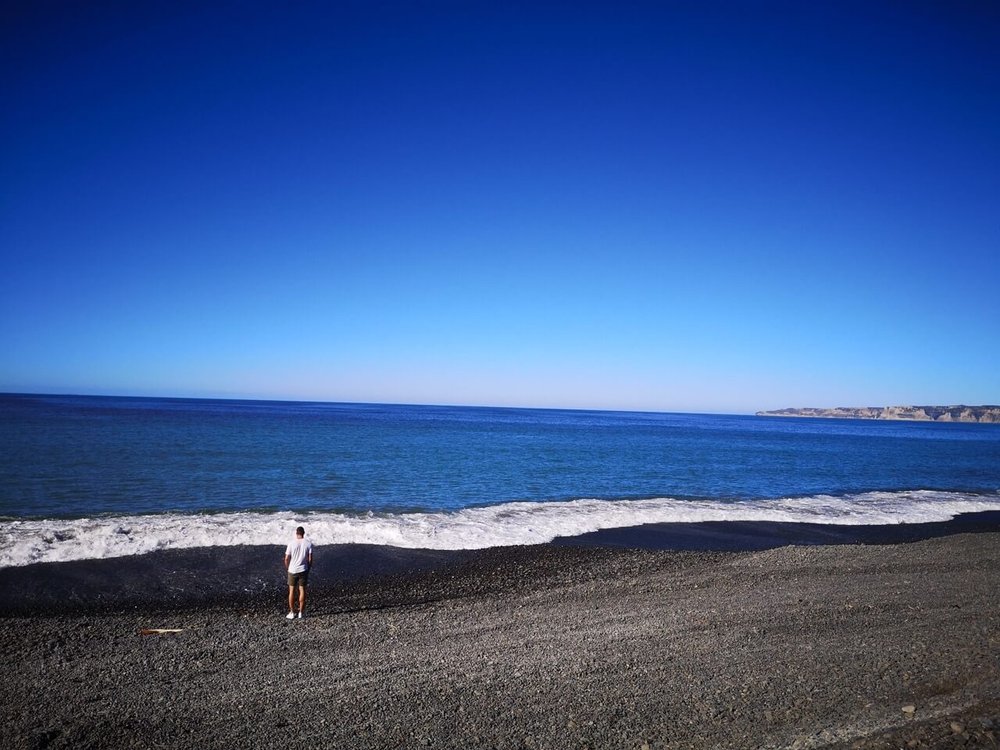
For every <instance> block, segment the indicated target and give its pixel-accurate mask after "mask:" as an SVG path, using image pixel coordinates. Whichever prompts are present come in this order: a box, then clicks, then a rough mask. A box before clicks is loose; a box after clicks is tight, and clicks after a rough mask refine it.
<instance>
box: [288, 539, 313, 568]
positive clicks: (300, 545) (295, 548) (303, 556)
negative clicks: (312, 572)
mask: <svg viewBox="0 0 1000 750" xmlns="http://www.w3.org/2000/svg"><path fill="white" fill-rule="evenodd" d="M312 548H313V543H312V542H310V541H309V540H308V539H299V538H297V537H296V539H295V541H294V542H292V543H291V544H289V545H288V547H286V548H285V557H290V558H291V559H290V560H289V561H288V572H289V573H305V572H306V571H307V570H309V554H310V553H311V552H312Z"/></svg>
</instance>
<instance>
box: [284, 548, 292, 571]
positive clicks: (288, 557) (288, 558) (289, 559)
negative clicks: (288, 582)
mask: <svg viewBox="0 0 1000 750" xmlns="http://www.w3.org/2000/svg"><path fill="white" fill-rule="evenodd" d="M291 560H292V556H291V555H289V554H288V553H287V552H286V553H285V570H288V563H289V562H291Z"/></svg>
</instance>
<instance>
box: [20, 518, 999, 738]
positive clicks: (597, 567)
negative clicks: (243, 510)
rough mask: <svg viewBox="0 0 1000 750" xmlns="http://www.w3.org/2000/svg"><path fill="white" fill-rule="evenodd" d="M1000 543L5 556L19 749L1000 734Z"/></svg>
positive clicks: (990, 537)
mask: <svg viewBox="0 0 1000 750" xmlns="http://www.w3.org/2000/svg"><path fill="white" fill-rule="evenodd" d="M998 542H1000V535H998V534H995V533H980V534H963V535H957V536H949V537H944V538H939V539H932V540H928V541H920V542H916V543H912V544H901V545H893V546H866V545H845V546H818V547H782V548H779V549H771V550H766V551H757V552H663V551H642V550H629V549H610V548H580V547H562V546H557V545H543V546H538V547H523V548H506V549H492V550H484V551H481V552H467V553H458V554H449V553H430V552H414V553H407V554H402V553H395V552H388V551H384V550H382V551H379V550H378V549H372V548H361V549H358V548H352V549H346V550H345V549H332V548H328V549H323V548H320V549H318V550H317V559H318V567H317V570H316V574H315V579H314V586H313V587H312V588H311V590H310V591H311V597H312V600H311V603H312V606H311V607H310V611H309V612H308V616H307V618H306V619H304V620H302V621H291V622H289V621H286V620H285V619H284V617H283V615H284V611H285V610H284V606H283V605H284V601H283V600H284V594H285V591H284V590H283V585H282V581H281V577H280V553H281V550H280V549H278V548H231V549H224V550H214V551H204V550H202V551H188V552H175V553H158V554H156V555H150V556H145V557H144V558H143V559H142V560H141V561H139V559H138V558H137V559H136V560H132V561H131V562H129V563H124V564H123V563H122V561H117V562H115V561H101V564H82V563H69V564H64V565H61V566H59V565H50V566H32V567H31V568H25V569H14V570H10V569H8V570H6V571H0V572H2V573H3V575H2V576H0V613H2V616H0V648H2V658H3V661H4V664H5V665H6V675H5V677H6V679H5V680H4V681H3V683H2V686H0V746H2V747H5V748H42V747H52V748H61V747H73V748H86V747H95V748H98V747H100V748H108V747H112V748H114V747H143V748H147V747H170V748H175V747H198V748H226V749H227V750H231V749H232V748H242V747H282V748H287V747H295V748H299V747H323V748H355V747H358V748H361V747H365V748H368V747H376V748H381V747H399V748H412V747H449V748H451V747H455V748H470V747H482V748H493V747H498V748H521V747H523V748H567V747H590V748H643V747H650V748H665V747H670V748H686V747H691V748H752V747H768V748H779V747H792V748H806V747H824V748H852V747H859V748H860V747H864V748H897V747H935V748H952V747H997V746H1000V598H998V596H997V592H998V591H1000V544H998ZM324 564H325V565H326V567H325V568H324ZM151 627H164V628H182V629H183V630H182V632H180V633H176V634H164V635H141V634H140V630H141V629H143V628H151Z"/></svg>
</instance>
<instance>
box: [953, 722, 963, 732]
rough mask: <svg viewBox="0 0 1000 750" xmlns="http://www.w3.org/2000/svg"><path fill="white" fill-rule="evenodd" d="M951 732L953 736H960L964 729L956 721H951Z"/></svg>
mask: <svg viewBox="0 0 1000 750" xmlns="http://www.w3.org/2000/svg"><path fill="white" fill-rule="evenodd" d="M951 731H953V732H954V733H955V734H961V733H962V732H964V731H965V727H963V726H962V725H961V724H959V723H958V722H957V721H953V722H951Z"/></svg>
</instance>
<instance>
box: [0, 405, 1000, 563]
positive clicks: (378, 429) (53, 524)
mask: <svg viewBox="0 0 1000 750" xmlns="http://www.w3.org/2000/svg"><path fill="white" fill-rule="evenodd" d="M997 510H1000V425H989V424H955V423H951V424H949V423H925V422H881V421H863V420H820V419H797V418H773V417H754V416H727V415H705V414H660V413H635V412H601V411H567V410H545V409H511V408H483V407H449V406H401V405H378V404H338V403H295V402H277V401H231V400H194V399H162V398H118V397H96V396H93V397H92V396H86V397H84V396H38V395H2V396H0V567H9V566H18V565H27V564H31V563H34V562H44V561H62V560H79V559H88V558H103V557H115V556H122V555H134V554H142V553H145V552H150V551H153V550H158V549H167V548H181V547H201V546H214V545H234V544H283V543H284V542H285V541H286V540H287V539H288V537H289V536H290V535H291V534H292V530H293V529H294V527H295V526H297V525H299V524H302V525H304V526H306V527H307V530H308V533H309V535H310V537H311V538H312V539H313V540H314V542H316V543H317V544H338V543H366V544H380V545H390V546H397V547H407V548H430V549H475V548H483V547H491V546H501V545H513V544H534V543H541V542H546V541H550V540H552V539H554V538H556V537H565V536H576V535H581V534H585V533H588V532H592V531H597V530H602V529H614V528H622V527H633V526H638V525H642V524H648V523H669V522H681V523H683V522H699V521H727V520H733V521H782V522H802V523H821V524H848V525H870V524H896V523H907V524H916V523H928V522H935V521H943V520H947V519H950V518H953V517H955V516H957V515H959V514H962V513H974V512H982V511H997Z"/></svg>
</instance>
